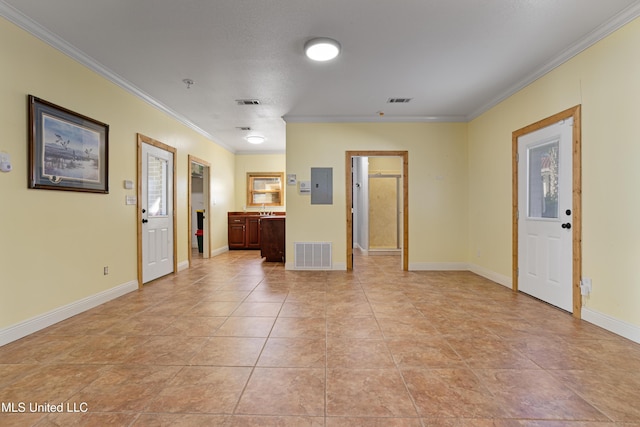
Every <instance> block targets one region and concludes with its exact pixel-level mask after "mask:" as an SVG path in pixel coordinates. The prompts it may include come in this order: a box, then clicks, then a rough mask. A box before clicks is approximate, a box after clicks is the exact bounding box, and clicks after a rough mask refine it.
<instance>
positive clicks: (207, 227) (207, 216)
mask: <svg viewBox="0 0 640 427" xmlns="http://www.w3.org/2000/svg"><path fill="white" fill-rule="evenodd" d="M191 163H197V164H199V165H202V166H204V167H205V168H207V169H208V170H209V173H208V176H207V178H209V184H207V185H206V188H207V193H208V194H205V195H204V196H205V197H204V199H205V202H206V206H207V207H206V208H205V211H204V214H205V216H204V224H203V227H204V229H205V230H206V231H207V235H206V239H207V240H206V241H203V249H205V248H206V249H207V250H208V251H209V253H208V254H205V253H204V251H203V258H209V257H211V222H210V221H209V220H210V218H211V215H210V214H211V212H209V211H210V210H211V164H210V163H209V162H207V161H205V160H202V159H200V158H198V157H196V156H192V155H191V154H189V155H188V169H187V171H188V175H189V179H188V180H187V212H189V215H187V216H188V219H187V230H188V231H187V249H188V250H187V253H188V254H189V267H191V232H192V229H191V227H192V221H191V209H192V202H191V191H192V188H191ZM203 191H204V189H203ZM203 238H204V236H203ZM204 243H206V245H205V244H204ZM204 255H207V256H204Z"/></svg>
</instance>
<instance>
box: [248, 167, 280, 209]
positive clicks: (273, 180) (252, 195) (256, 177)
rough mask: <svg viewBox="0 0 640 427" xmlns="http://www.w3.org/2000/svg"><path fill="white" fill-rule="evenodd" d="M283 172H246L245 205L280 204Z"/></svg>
mask: <svg viewBox="0 0 640 427" xmlns="http://www.w3.org/2000/svg"><path fill="white" fill-rule="evenodd" d="M283 182H284V172H249V173H247V206H263V205H264V206H282V205H283V204H284V203H283V202H284V191H283Z"/></svg>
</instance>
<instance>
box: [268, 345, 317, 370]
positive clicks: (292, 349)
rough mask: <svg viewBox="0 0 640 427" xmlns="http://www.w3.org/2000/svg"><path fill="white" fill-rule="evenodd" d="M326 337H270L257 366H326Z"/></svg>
mask: <svg viewBox="0 0 640 427" xmlns="http://www.w3.org/2000/svg"><path fill="white" fill-rule="evenodd" d="M326 353H327V350H326V342H325V339H324V338H314V339H307V338H269V339H268V341H267V343H266V345H265V346H264V350H263V351H262V354H261V355H260V360H258V364H257V366H261V367H281V368H324V367H325V364H326V362H325V360H326Z"/></svg>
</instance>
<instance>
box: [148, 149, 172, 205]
mask: <svg viewBox="0 0 640 427" xmlns="http://www.w3.org/2000/svg"><path fill="white" fill-rule="evenodd" d="M167 166H168V165H167V161H166V160H165V159H161V158H159V157H156V156H154V155H151V154H150V155H149V157H148V158H147V171H148V172H147V174H148V182H147V188H148V190H147V197H148V199H147V203H148V204H147V206H148V207H149V212H148V216H150V217H151V216H166V215H167Z"/></svg>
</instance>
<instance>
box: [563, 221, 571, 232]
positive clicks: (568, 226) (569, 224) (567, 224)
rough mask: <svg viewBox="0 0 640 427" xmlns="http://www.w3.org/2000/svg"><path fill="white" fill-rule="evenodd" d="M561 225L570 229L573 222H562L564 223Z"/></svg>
mask: <svg viewBox="0 0 640 427" xmlns="http://www.w3.org/2000/svg"><path fill="white" fill-rule="evenodd" d="M561 227H562V228H566V229H567V230H568V229H570V228H571V223H570V222H567V223H565V224H562V225H561Z"/></svg>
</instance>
